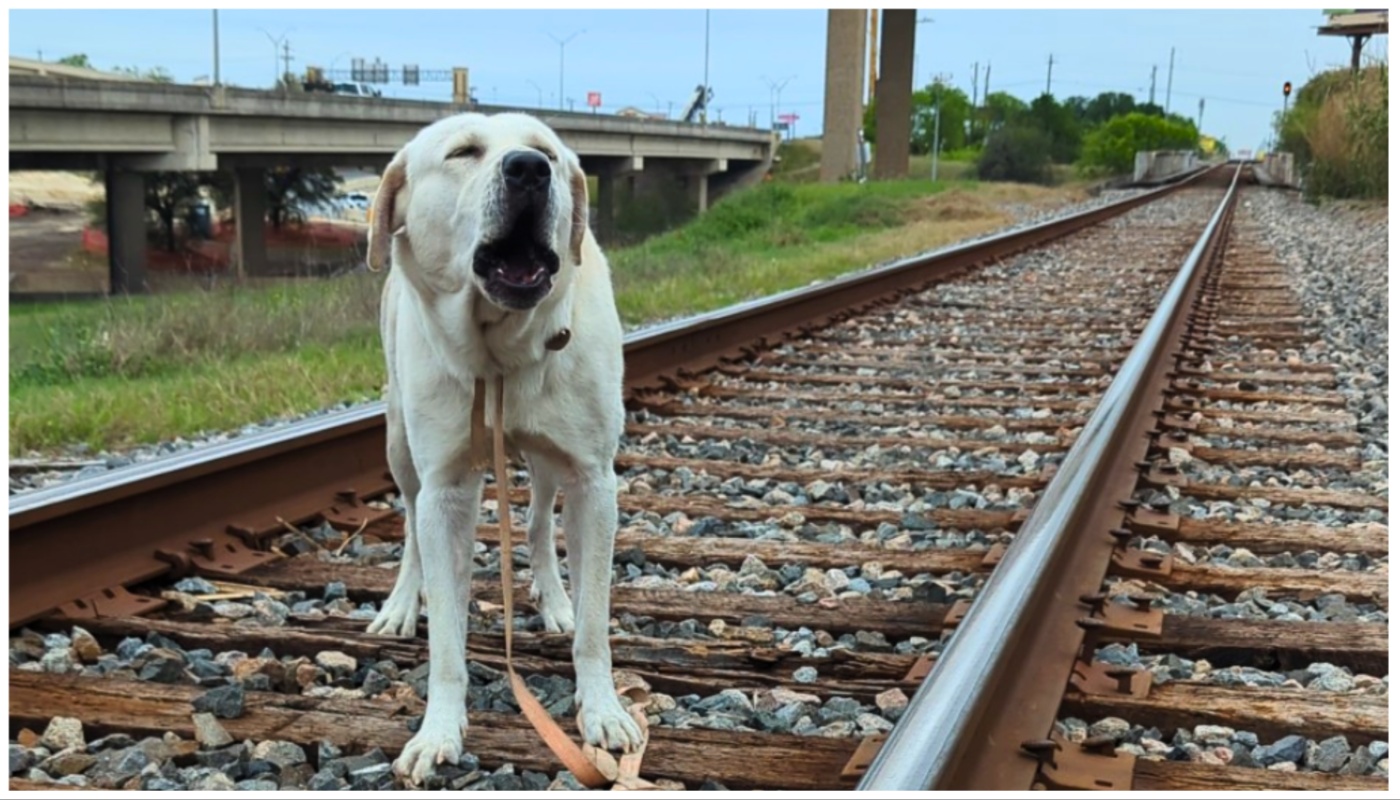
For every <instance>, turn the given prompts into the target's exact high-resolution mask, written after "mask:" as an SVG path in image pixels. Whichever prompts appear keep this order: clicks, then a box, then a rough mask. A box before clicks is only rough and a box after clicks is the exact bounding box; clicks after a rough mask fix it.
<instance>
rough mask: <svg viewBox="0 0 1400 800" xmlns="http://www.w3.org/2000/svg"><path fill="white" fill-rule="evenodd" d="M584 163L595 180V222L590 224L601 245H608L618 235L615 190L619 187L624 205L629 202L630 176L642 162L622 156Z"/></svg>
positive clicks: (635, 158) (637, 169)
mask: <svg viewBox="0 0 1400 800" xmlns="http://www.w3.org/2000/svg"><path fill="white" fill-rule="evenodd" d="M590 161H591V162H592V163H587V162H586V163H585V164H584V171H585V172H589V173H592V174H593V175H594V176H595V177H596V178H597V179H598V197H597V198H596V201H595V203H594V207H595V208H596V209H597V211H596V212H595V213H596V214H597V219H595V220H594V221H593V226H592V227H593V234H594V235H595V236H597V237H598V241H600V242H604V243H606V242H611V241H612V240H613V237H615V236H616V235H617V208H618V197H617V195H618V192H617V187H618V185H619V184H622V185H623V186H624V187H625V189H624V192H623V194H624V195H626V197H625V198H624V202H626V201H630V200H631V194H632V191H631V189H632V183H633V176H635V175H637V174H638V173H640V172H641V171H642V168H643V164H644V161H643V159H642V157H641V156H621V157H618V158H600V159H591V160H590Z"/></svg>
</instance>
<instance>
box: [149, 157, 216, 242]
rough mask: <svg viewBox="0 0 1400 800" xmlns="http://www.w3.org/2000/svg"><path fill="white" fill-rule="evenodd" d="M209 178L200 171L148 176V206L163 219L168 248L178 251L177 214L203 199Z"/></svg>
mask: <svg viewBox="0 0 1400 800" xmlns="http://www.w3.org/2000/svg"><path fill="white" fill-rule="evenodd" d="M206 180H207V179H206V178H205V177H204V176H202V175H201V174H200V173H198V172H156V173H152V174H149V175H147V176H146V208H147V210H149V211H152V212H154V213H155V215H156V217H157V218H158V219H159V220H160V225H161V233H162V234H164V236H165V249H166V250H168V251H170V252H172V253H173V252H175V217H176V215H177V214H179V213H180V211H182V210H184V209H185V208H187V207H188V206H189V205H190V204H191V203H193V202H194V201H196V200H198V199H199V189H200V187H201V186H203V185H204V184H205V183H206Z"/></svg>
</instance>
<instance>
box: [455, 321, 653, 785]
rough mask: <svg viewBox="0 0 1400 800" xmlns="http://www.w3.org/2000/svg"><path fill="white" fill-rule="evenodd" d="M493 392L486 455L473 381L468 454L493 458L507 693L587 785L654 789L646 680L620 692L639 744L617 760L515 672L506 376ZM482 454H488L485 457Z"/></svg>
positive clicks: (482, 396) (481, 386)
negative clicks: (572, 734)
mask: <svg viewBox="0 0 1400 800" xmlns="http://www.w3.org/2000/svg"><path fill="white" fill-rule="evenodd" d="M565 341H567V339H565ZM561 346H562V345H561ZM553 349H557V348H553ZM495 394H496V404H495V405H496V415H495V416H496V424H495V426H494V427H493V428H492V440H493V441H492V444H491V446H490V450H493V451H494V453H491V454H490V455H489V456H487V453H488V452H489V451H487V448H486V436H485V427H486V381H485V380H483V379H481V378H478V379H477V381H476V396H475V397H474V398H473V402H472V433H471V436H472V441H471V445H470V448H471V450H470V454H471V455H470V458H471V461H472V464H473V465H474V466H476V465H478V464H480V465H481V467H482V468H484V467H485V464H484V463H483V462H485V461H487V460H494V462H495V469H496V518H497V519H499V520H500V528H501V589H502V591H501V594H502V596H503V599H504V603H503V605H504V611H505V615H506V674H507V675H508V676H509V679H510V688H511V691H512V692H513V693H514V694H515V701H516V702H517V703H519V704H520V710H521V711H522V712H523V713H524V714H525V718H526V719H528V720H529V721H530V724H531V725H533V726H534V727H535V731H536V732H537V733H539V735H540V738H542V739H544V743H545V744H546V745H548V746H549V749H550V750H551V751H553V753H554V755H555V756H557V757H558V758H559V760H560V761H562V762H563V763H564V766H565V767H567V768H568V770H569V771H570V772H572V773H573V774H574V777H575V778H577V779H578V780H579V782H580V783H582V784H583V785H584V786H587V787H588V788H590V789H601V788H604V787H606V786H607V785H608V784H610V783H611V784H612V788H613V790H614V791H618V790H630V789H653V788H655V786H654V785H653V784H651V783H648V782H647V781H644V780H642V779H641V778H640V776H639V772H640V770H641V766H642V753H643V752H645V750H646V746H647V740H648V738H649V732H648V730H647V718H646V713H645V711H644V709H645V708H646V704H647V697H646V689H645V684H640V683H638V684H634V685H632V686H627V687H623V689H622V690H621V691H620V693H622V694H623V696H624V697H625V698H627V699H628V700H629V701H632V702H631V703H630V705H629V707H628V713H630V714H631V715H632V717H633V719H635V720H636V721H637V724H638V725H640V726H641V728H642V744H641V746H640V747H638V748H637V750H636V751H635V752H632V753H627V754H625V755H623V756H622V758H621V760H620V761H619V760H618V759H615V758H614V757H613V755H612V754H611V753H609V752H608V751H606V750H604V749H602V748H598V747H594V746H592V745H588V744H585V745H584V746H583V748H582V749H580V748H579V746H578V745H576V744H574V742H573V740H572V739H570V738H569V735H568V734H567V733H565V732H564V729H563V728H561V727H559V723H557V722H555V721H554V719H553V718H552V717H551V716H550V715H549V712H548V711H546V710H545V708H544V706H542V705H540V701H539V700H537V699H535V695H534V694H532V693H531V692H530V688H529V687H528V686H526V685H525V681H524V680H522V679H521V678H520V676H519V675H518V674H517V673H516V671H515V660H514V656H513V654H512V644H513V638H514V637H513V632H514V628H515V610H514V586H515V574H514V573H515V567H514V564H513V563H512V561H513V559H514V556H515V552H514V546H513V539H514V536H513V534H512V531H511V521H510V480H509V475H508V474H507V472H506V446H505V378H503V377H500V376H498V377H497V378H496V392H495ZM478 442H480V443H481V446H478ZM483 456H486V457H484V458H483ZM478 459H480V461H478Z"/></svg>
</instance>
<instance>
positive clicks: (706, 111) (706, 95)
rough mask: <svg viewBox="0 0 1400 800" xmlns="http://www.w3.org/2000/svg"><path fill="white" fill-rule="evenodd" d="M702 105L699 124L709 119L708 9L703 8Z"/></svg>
mask: <svg viewBox="0 0 1400 800" xmlns="http://www.w3.org/2000/svg"><path fill="white" fill-rule="evenodd" d="M701 98H702V101H703V103H704V105H702V106H700V124H701V125H706V124H708V123H709V120H710V10H709V9H708V8H707V9H705V93H704V94H703V95H701Z"/></svg>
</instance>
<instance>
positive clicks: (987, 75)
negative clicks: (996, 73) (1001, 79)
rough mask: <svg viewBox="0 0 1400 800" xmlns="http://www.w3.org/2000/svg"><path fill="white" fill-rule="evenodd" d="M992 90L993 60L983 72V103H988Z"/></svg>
mask: <svg viewBox="0 0 1400 800" xmlns="http://www.w3.org/2000/svg"><path fill="white" fill-rule="evenodd" d="M991 92H992V62H990V61H988V62H987V71H986V72H984V73H982V103H983V104H986V102H987V98H988V97H989V96H990V95H991Z"/></svg>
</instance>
